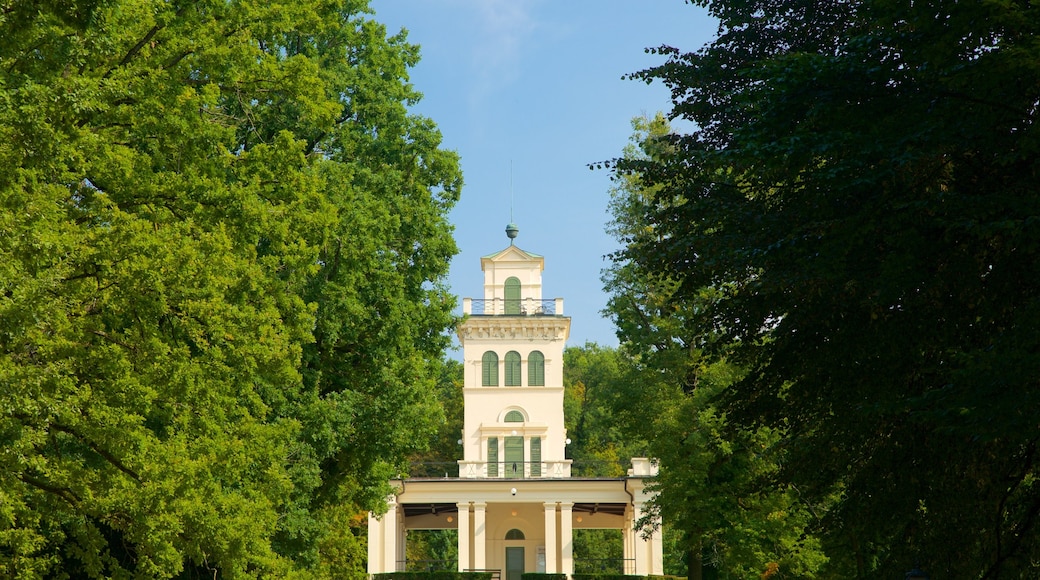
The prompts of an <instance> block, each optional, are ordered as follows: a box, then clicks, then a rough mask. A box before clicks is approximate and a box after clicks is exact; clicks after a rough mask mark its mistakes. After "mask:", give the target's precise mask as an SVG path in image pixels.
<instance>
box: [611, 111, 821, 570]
mask: <svg viewBox="0 0 1040 580" xmlns="http://www.w3.org/2000/svg"><path fill="white" fill-rule="evenodd" d="M633 128H634V129H635V134H634V136H633V139H632V141H633V142H632V144H631V145H630V146H629V147H627V148H626V150H625V159H626V160H628V162H629V163H635V162H639V161H643V162H645V161H651V160H655V159H661V158H664V157H666V156H668V155H670V154H671V151H672V145H671V144H670V143H668V142H667V140H665V137H666V136H667V135H668V133H669V130H670V128H669V125H668V122H667V120H666V119H665V118H664V117H663V116H662V115H660V114H658V115H656V116H654V117H652V118H637V119H635V120H634V121H633ZM615 177H616V179H615V187H614V188H613V190H612V192H611V213H612V215H613V221H612V223H611V231H612V233H613V234H614V235H615V237H617V238H618V239H619V240H620V241H622V243H630V242H631V241H632V240H636V239H640V238H642V237H644V236H651V237H652V236H653V231H652V229H653V227H654V226H653V225H652V224H651V223H649V222H647V221H646V220H645V217H644V216H645V214H646V212H647V210H648V208H650V207H653V206H654V205H655V204H657V203H658V202H659V196H660V195H661V194H662V193H661V192H662V191H663V190H662V188H660V187H659V186H655V185H650V184H648V183H646V182H645V181H644V179H643V176H642V175H640V174H639V173H635V172H626V173H619V174H617V175H616V176H615ZM604 283H605V285H606V288H607V289H608V291H609V292H610V294H611V296H610V299H609V303H608V308H607V314H609V315H610V316H611V318H612V319H613V320H614V322H615V324H616V326H617V328H618V337H619V339H620V341H621V350H622V352H623V353H624V355H625V357H626V359H625V360H627V361H628V362H627V365H626V371H625V376H624V378H623V379H622V380H621V381H620V382H619V384H620V385H624V386H623V387H622V388H621V389H619V392H618V394H617V395H616V396H615V398H614V405H613V416H614V419H615V421H617V422H620V423H621V424H622V425H625V426H626V431H627V432H628V433H629V437H632V438H634V439H638V440H643V441H646V445H647V447H648V449H649V453H650V455H651V456H652V457H654V458H655V459H657V460H658V461H659V470H660V473H659V476H658V478H657V480H656V481H655V482H654V484H653V487H654V489H655V490H656V491H657V493H658V495H657V497H656V499H655V501H654V502H653V504H652V514H653V515H658V516H660V517H661V518H662V519H663V521H664V524H665V525H667V526H668V529H667V531H668V534H669V535H670V536H672V537H673V538H674V543H673V544H671V545H673V546H675V549H678V550H679V551H681V552H682V559H683V560H685V568H686V569H685V570H684V573H685V574H686V575H688V576H689V577H690V578H694V579H698V578H702V577H705V578H712V577H716V578H745V577H750V576H754V575H762V576H763V577H770V576H774V575H776V574H780V575H781V577H787V578H812V577H815V576H816V574H817V572H818V570H819V567H820V565H821V564H822V563H823V561H824V557H823V556H822V554H821V553H820V550H819V545H818V541H817V540H816V539H815V538H814V537H813V536H812V534H811V530H812V528H811V526H812V524H813V523H814V521H813V518H812V515H811V512H810V510H809V509H807V506H805V505H804V504H802V503H801V502H800V501H799V498H798V493H797V490H796V489H795V488H793V487H791V486H787V485H784V484H782V483H778V482H776V481H775V474H776V473H777V471H778V461H779V458H778V456H777V455H776V453H775V452H774V449H773V443H774V442H775V441H776V440H777V431H776V430H775V429H772V428H767V427H759V428H751V429H742V428H736V427H734V426H733V425H731V424H730V422H729V421H728V419H727V416H726V414H725V412H724V411H722V410H720V409H719V407H718V405H717V404H716V401H717V399H718V398H719V397H720V396H722V395H723V394H725V393H726V392H727V391H728V389H730V387H731V386H732V385H733V384H734V383H736V382H737V381H738V380H739V379H740V378H741V377H742V375H743V372H742V370H741V369H740V367H738V366H737V365H735V364H733V363H732V362H731V361H729V360H728V358H727V356H726V353H727V352H728V350H729V349H728V348H727V345H725V344H724V343H722V342H720V341H721V340H722V336H723V335H722V333H721V331H720V329H718V328H715V327H713V326H712V325H711V320H710V319H708V318H705V316H706V314H708V313H709V312H710V311H711V306H712V304H714V303H715V302H717V301H718V300H719V299H720V297H721V296H723V295H724V293H725V291H726V285H717V286H706V287H703V288H701V289H700V290H699V292H697V293H696V295H694V296H690V297H689V298H688V299H687V300H684V301H679V300H677V299H676V297H677V294H678V292H679V291H680V288H681V286H680V284H679V283H678V282H676V281H675V279H673V278H671V277H670V276H668V275H667V274H660V273H657V272H654V271H651V270H649V269H647V268H645V267H644V265H643V264H642V263H640V262H638V261H635V260H631V259H629V258H628V257H627V256H626V255H625V254H624V253H620V254H618V255H615V256H614V263H613V265H612V267H611V268H610V269H609V270H608V271H607V272H606V273H605V276H604ZM707 351H713V352H715V353H716V357H715V358H712V357H709V356H707V355H706V354H705V353H706V352H707ZM634 400H638V401H639V402H640V404H639V405H633V404H632V401H634ZM676 559H677V558H675V557H674V556H672V557H669V558H667V560H668V561H670V562H673V564H672V565H673V566H674V562H675V560H676ZM669 572H671V573H676V572H679V571H678V570H674V569H670V570H669Z"/></svg>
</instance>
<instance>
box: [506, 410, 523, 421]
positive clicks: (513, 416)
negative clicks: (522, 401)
mask: <svg viewBox="0 0 1040 580" xmlns="http://www.w3.org/2000/svg"><path fill="white" fill-rule="evenodd" d="M523 422H524V414H523V413H521V412H520V411H516V410H513V411H510V412H508V413H506V423H523Z"/></svg>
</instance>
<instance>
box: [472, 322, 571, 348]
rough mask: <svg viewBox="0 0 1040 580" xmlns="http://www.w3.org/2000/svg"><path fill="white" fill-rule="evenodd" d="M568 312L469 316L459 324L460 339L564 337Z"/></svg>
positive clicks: (567, 330) (558, 338) (545, 338)
mask: <svg viewBox="0 0 1040 580" xmlns="http://www.w3.org/2000/svg"><path fill="white" fill-rule="evenodd" d="M570 328H571V319H570V317H569V316H471V317H469V318H467V319H466V320H465V321H464V322H463V323H462V324H460V325H459V329H458V334H459V340H460V341H463V342H464V341H466V340H468V339H477V340H480V339H505V340H517V339H528V340H567V335H568V333H569V332H570Z"/></svg>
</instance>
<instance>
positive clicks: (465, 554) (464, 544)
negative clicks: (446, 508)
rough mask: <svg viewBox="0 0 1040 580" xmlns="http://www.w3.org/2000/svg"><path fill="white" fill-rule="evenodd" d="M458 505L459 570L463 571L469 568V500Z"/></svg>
mask: <svg viewBox="0 0 1040 580" xmlns="http://www.w3.org/2000/svg"><path fill="white" fill-rule="evenodd" d="M456 505H457V506H459V572H465V571H466V570H467V569H469V568H471V567H472V566H470V561H469V544H470V541H471V540H472V538H471V537H470V529H469V502H460V503H458V504H456Z"/></svg>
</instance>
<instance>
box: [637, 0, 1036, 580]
mask: <svg viewBox="0 0 1040 580" xmlns="http://www.w3.org/2000/svg"><path fill="white" fill-rule="evenodd" d="M702 4H704V5H706V6H707V7H708V9H709V10H710V11H711V13H712V14H713V15H714V16H716V17H718V18H719V20H720V28H719V35H718V37H717V39H716V40H715V41H714V42H712V43H711V44H709V45H708V46H706V47H704V48H702V49H701V50H699V51H697V52H692V53H684V52H681V51H679V50H677V49H674V48H671V47H661V48H659V49H656V51H655V52H657V53H659V54H661V55H663V56H664V57H665V62H664V63H663V64H661V65H659V66H656V67H653V68H650V69H648V70H645V71H642V72H640V73H636V74H635V75H633V76H634V77H635V78H638V79H642V80H645V81H647V82H652V81H655V80H659V81H662V82H664V83H665V84H666V85H667V86H668V87H669V88H670V89H671V91H672V97H673V108H672V110H671V112H670V115H671V116H672V117H675V118H682V119H684V120H688V121H691V122H693V123H694V124H695V125H696V128H695V130H693V131H691V132H689V133H687V134H683V135H673V136H671V137H668V138H665V139H663V140H662V146H660V147H659V149H660V151H661V152H662V154H661V155H660V156H658V157H655V158H652V159H633V160H624V161H621V162H620V163H619V164H618V165H617V172H618V175H619V177H620V176H624V175H627V174H628V173H630V172H634V173H636V174H638V175H640V177H641V179H642V180H643V181H644V183H645V184H646V186H647V187H653V188H656V193H655V196H654V199H653V201H652V202H651V203H649V204H646V205H645V207H643V208H641V209H640V211H641V212H642V213H641V215H640V219H641V221H642V223H644V224H645V227H644V228H643V229H642V230H640V231H634V232H631V234H630V239H629V243H628V245H627V247H626V249H625V250H624V251H623V252H622V254H621V258H622V259H624V260H630V261H632V262H633V263H636V264H639V266H640V267H641V268H642V269H643V270H644V271H646V272H650V273H652V274H654V275H656V276H660V277H666V278H667V279H669V280H673V281H674V282H675V284H676V288H675V292H674V294H672V296H671V297H670V298H669V303H670V304H672V305H675V307H678V308H683V307H688V306H690V305H692V304H702V305H703V308H704V309H705V311H704V313H703V315H701V316H700V319H701V321H700V322H699V323H698V324H702V325H706V326H705V327H706V328H710V329H712V330H713V331H715V332H717V333H718V336H719V340H717V341H713V342H711V343H709V344H708V346H707V348H706V349H705V352H706V354H708V356H711V357H715V358H718V357H721V356H726V357H728V359H729V360H731V361H732V362H735V363H737V364H738V365H740V366H741V367H743V368H745V369H747V375H746V376H745V377H744V378H743V379H742V380H740V381H739V382H738V383H737V384H736V385H735V386H734V387H733V388H730V389H727V390H726V391H725V392H724V393H722V394H721V395H720V398H719V404H720V405H721V407H720V408H721V409H722V410H723V411H724V412H725V413H726V414H727V417H728V420H729V421H731V422H733V424H734V425H739V426H742V427H743V428H748V429H754V428H759V427H767V428H771V429H775V430H776V432H777V433H779V434H781V436H780V439H779V440H778V441H777V442H776V444H775V445H776V447H777V449H778V452H780V453H782V456H783V458H784V462H783V465H782V466H781V473H780V479H779V480H780V481H782V482H785V483H788V484H794V485H797V486H798V488H799V489H800V490H801V491H802V492H803V493H804V494H805V496H804V497H805V499H806V501H808V502H810V504H811V505H814V506H817V507H820V506H824V505H827V506H828V507H827V509H825V510H823V511H822V513H821V516H822V517H823V532H824V539H825V543H826V548H827V549H828V554H829V555H831V556H833V561H832V566H834V571H833V573H834V574H835V575H837V576H841V577H895V576H896V575H897V574H900V573H902V572H903V571H905V570H906V569H909V568H910V567H911V566H912V564H913V563H914V561H915V560H916V561H920V562H921V563H922V566H923V567H924V568H926V569H928V570H929V571H930V572H931V573H932V575H933V577H936V576H943V577H951V578H954V577H956V578H976V577H988V578H993V577H1005V576H1006V577H1027V576H1034V575H1036V569H1035V567H1034V566H1035V564H1034V562H1036V561H1038V558H1037V556H1038V551H1040V542H1038V538H1040V534H1038V530H1037V528H1036V525H1037V524H1036V523H1037V521H1038V520H1037V516H1038V515H1040V489H1038V488H1037V486H1036V484H1035V479H1036V478H1035V475H1036V470H1037V465H1036V445H1037V440H1038V435H1040V431H1038V429H1037V424H1036V419H1035V417H1036V416H1037V412H1038V410H1040V398H1038V397H1040V395H1038V393H1040V389H1038V388H1037V387H1038V386H1040V385H1038V377H1040V334H1038V333H1037V328H1038V325H1037V323H1036V322H1037V320H1038V317H1040V292H1038V286H1037V284H1036V283H1035V280H1037V279H1040V271H1038V264H1040V255H1038V253H1040V219H1038V218H1037V216H1038V215H1040V196H1038V195H1037V193H1038V192H1037V183H1040V180H1038V177H1040V175H1038V173H1040V163H1038V160H1040V156H1038V151H1040V137H1038V135H1040V134H1038V132H1037V130H1036V127H1037V121H1038V118H1037V116H1038V114H1040V109H1038V106H1037V103H1038V102H1040V42H1038V38H1040V35H1038V33H1040V6H1038V5H1037V4H1036V3H1035V2H1027V1H1016V0H1009V1H1001V2H991V1H971V2H927V1H925V2H899V1H891V0H853V1H843V2H823V1H814V0H785V1H777V0H744V1H738V0H731V1H717V2H703V3H702ZM664 144H666V145H667V146H666V147H665V146H663V145H664ZM706 288H711V289H715V290H717V291H718V292H720V295H719V296H718V297H717V298H716V299H714V300H711V301H708V302H707V303H705V302H703V301H702V300H701V299H700V295H701V293H702V292H703V291H704V289H706ZM830 497H838V498H839V501H838V502H837V503H835V504H833V505H829V504H827V503H826V499H827V498H830Z"/></svg>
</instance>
